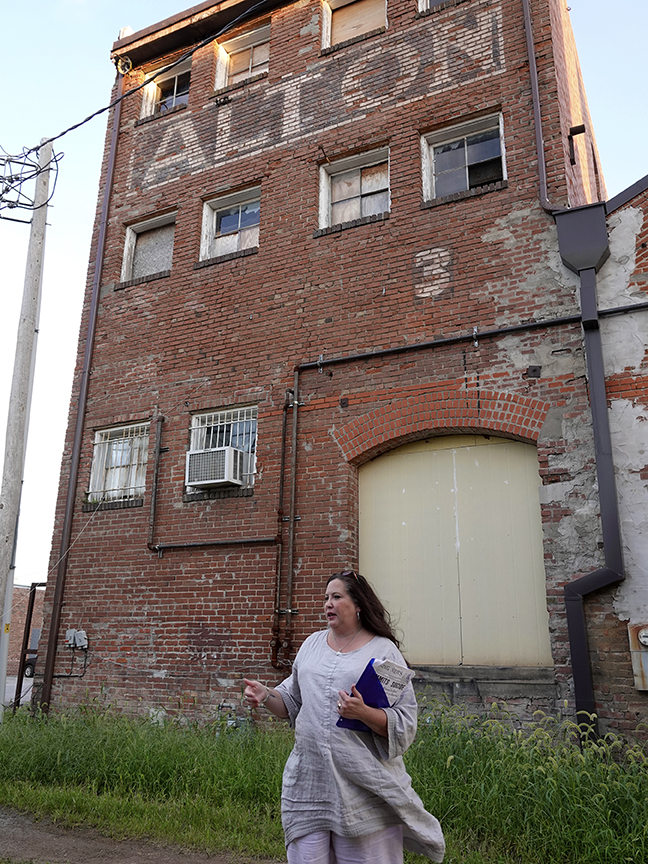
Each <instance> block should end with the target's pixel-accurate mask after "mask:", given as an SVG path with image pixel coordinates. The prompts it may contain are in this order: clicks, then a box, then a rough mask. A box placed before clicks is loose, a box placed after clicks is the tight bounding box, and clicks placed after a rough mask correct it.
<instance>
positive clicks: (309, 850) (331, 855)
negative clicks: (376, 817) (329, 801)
mask: <svg viewBox="0 0 648 864" xmlns="http://www.w3.org/2000/svg"><path fill="white" fill-rule="evenodd" d="M288 864H403V829H402V827H401V826H400V825H393V826H391V827H390V828H383V829H382V830H381V831H376V832H374V833H373V834H367V835H366V836H365V837H340V836H339V835H338V834H333V833H332V832H331V831H316V832H315V833H314V834H307V835H306V836H305V837H298V838H297V840H293V842H292V843H290V844H288Z"/></svg>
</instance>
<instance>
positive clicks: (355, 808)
mask: <svg viewBox="0 0 648 864" xmlns="http://www.w3.org/2000/svg"><path fill="white" fill-rule="evenodd" d="M327 633H328V631H327V630H322V631H320V632H318V633H313V634H312V636H309V637H308V639H307V640H306V641H305V642H304V644H303V645H302V647H301V648H300V649H299V652H298V654H297V657H296V659H295V664H294V667H293V673H292V675H291V676H290V678H288V679H287V680H286V681H282V683H281V684H279V685H278V687H277V688H276V689H277V690H278V691H279V693H280V694H281V698H282V699H283V701H284V704H285V706H286V708H287V710H288V714H289V717H290V723H291V725H292V726H294V727H295V747H294V749H293V751H292V753H291V754H290V756H289V757H288V761H287V762H286V767H285V769H284V775H283V789H282V795H281V818H282V822H283V827H284V833H285V836H286V845H288V844H289V843H291V842H292V841H293V840H296V839H297V838H298V837H303V836H305V835H306V834H311V833H312V832H314V831H333V832H334V833H335V834H339V835H341V836H344V837H362V836H364V835H366V834H372V833H373V832H374V831H379V830H380V829H382V828H386V827H388V826H390V825H402V826H403V845H404V846H405V848H406V849H410V850H411V851H413V852H418V853H419V854H421V855H426V856H427V857H428V858H430V859H431V860H432V861H437V862H440V861H443V854H444V851H445V843H444V840H443V834H442V832H441V826H440V825H439V822H438V820H437V819H436V818H435V817H434V816H432V815H431V814H430V813H428V812H427V811H426V810H425V808H424V807H423V802H422V801H421V799H420V798H419V796H418V795H417V794H416V792H415V791H414V790H413V789H412V783H411V780H410V777H409V775H408V773H407V771H406V770H405V765H404V764H403V758H402V754H403V753H405V751H406V750H407V748H408V747H409V745H410V744H411V743H412V741H413V740H414V736H415V735H416V718H417V705H416V697H415V695H414V688H413V687H412V685H411V683H410V684H409V685H408V686H407V687H406V688H405V690H404V692H403V694H402V696H401V697H400V698H399V699H398V701H397V702H396V703H395V704H394V705H393V706H392V707H390V708H386V709H384V710H385V713H386V714H387V724H388V738H383V737H381V736H380V735H376V734H374V733H373V732H354V731H353V730H351V729H342V728H340V727H338V726H336V725H335V724H336V722H337V720H338V717H339V714H338V712H337V703H338V698H339V697H338V691H339V690H345V691H346V692H347V693H350V692H351V685H352V684H355V683H356V682H357V680H358V678H359V677H360V675H361V673H362V671H363V669H364V668H365V666H366V665H367V663H368V662H369V660H371V659H372V658H374V659H375V660H377V661H379V660H393V661H394V662H396V663H400V664H402V665H405V661H404V659H403V656H402V654H401V653H400V651H399V650H398V649H397V648H396V646H395V645H394V643H393V642H391V641H390V640H389V639H385V638H383V637H382V636H375V637H374V638H373V639H372V640H371V642H369V643H367V645H363V646H362V647H361V648H358V649H357V650H356V651H350V652H349V653H347V654H339V653H338V652H336V651H334V650H333V649H332V648H330V647H329V645H328V644H327V641H326V636H327Z"/></svg>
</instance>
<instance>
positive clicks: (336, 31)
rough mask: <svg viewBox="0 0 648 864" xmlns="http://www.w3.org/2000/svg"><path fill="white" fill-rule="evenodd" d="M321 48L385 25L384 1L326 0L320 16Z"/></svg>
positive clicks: (385, 10) (385, 11) (385, 9)
mask: <svg viewBox="0 0 648 864" xmlns="http://www.w3.org/2000/svg"><path fill="white" fill-rule="evenodd" d="M322 22H323V26H322V48H328V47H330V46H332V45H338V44H339V43H340V42H346V41H347V40H348V39H354V38H355V37H356V36H362V35H364V34H365V33H370V32H371V31H372V30H378V29H380V28H381V27H386V25H387V7H386V2H385V0H328V2H325V3H324V8H323V16H322Z"/></svg>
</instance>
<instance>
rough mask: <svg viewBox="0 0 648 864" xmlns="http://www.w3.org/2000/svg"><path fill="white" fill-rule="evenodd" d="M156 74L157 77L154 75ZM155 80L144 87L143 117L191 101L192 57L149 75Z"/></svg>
mask: <svg viewBox="0 0 648 864" xmlns="http://www.w3.org/2000/svg"><path fill="white" fill-rule="evenodd" d="M153 76H155V77H153ZM149 77H150V78H152V79H153V80H151V81H149V83H148V84H147V85H146V87H144V99H143V100H142V117H148V116H150V115H151V114H164V113H165V112H167V111H170V110H171V109H172V108H177V107H178V106H179V105H186V104H187V102H188V101H189V85H190V83H191V57H189V58H188V59H187V60H183V62H182V63H179V64H178V65H177V66H173V68H171V69H169V70H168V71H166V72H161V73H160V74H159V75H155V73H153V75H150V76H149Z"/></svg>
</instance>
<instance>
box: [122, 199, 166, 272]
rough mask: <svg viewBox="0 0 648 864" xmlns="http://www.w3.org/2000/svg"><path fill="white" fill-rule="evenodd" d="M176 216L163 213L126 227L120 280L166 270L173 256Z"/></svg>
mask: <svg viewBox="0 0 648 864" xmlns="http://www.w3.org/2000/svg"><path fill="white" fill-rule="evenodd" d="M175 217H176V214H175V213H166V214H165V215H164V216H157V217H156V218H154V219H147V220H146V221H145V222H140V223H139V224H138V225H131V226H129V227H128V228H127V229H126V244H125V246H124V259H123V262H122V272H121V281H122V282H128V281H131V280H136V279H145V278H146V277H147V276H154V275H158V274H162V273H168V271H169V270H170V269H171V262H172V259H173V237H174V234H175Z"/></svg>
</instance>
